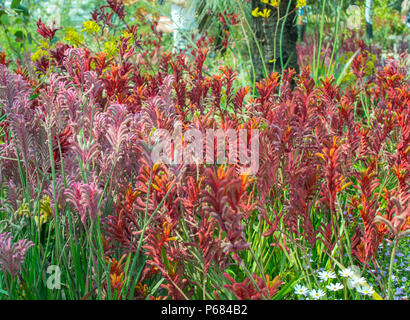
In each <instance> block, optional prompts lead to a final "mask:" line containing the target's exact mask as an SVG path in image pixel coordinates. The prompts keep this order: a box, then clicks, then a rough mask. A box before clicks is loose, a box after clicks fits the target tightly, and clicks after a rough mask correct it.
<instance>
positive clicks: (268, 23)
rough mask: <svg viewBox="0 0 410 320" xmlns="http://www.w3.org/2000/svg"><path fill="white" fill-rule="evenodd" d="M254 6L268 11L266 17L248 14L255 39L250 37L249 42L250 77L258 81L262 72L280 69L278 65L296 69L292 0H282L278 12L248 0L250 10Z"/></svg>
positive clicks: (294, 13)
mask: <svg viewBox="0 0 410 320" xmlns="http://www.w3.org/2000/svg"><path fill="white" fill-rule="evenodd" d="M257 7H258V8H259V10H260V11H263V10H264V9H265V8H266V9H268V10H269V9H270V10H271V13H270V16H269V18H263V17H254V16H252V27H253V32H254V33H255V36H256V41H257V42H258V43H256V41H255V39H254V41H253V46H252V49H253V52H252V60H253V65H254V68H255V75H254V80H256V81H260V80H261V79H263V78H264V77H265V76H266V73H267V74H270V73H272V72H275V71H276V72H279V73H281V72H282V67H283V68H292V69H295V70H296V72H299V67H298V63H297V54H296V44H297V40H298V31H297V25H296V14H297V12H296V10H295V7H296V0H282V1H281V3H280V6H279V15H278V10H277V8H275V7H272V6H270V5H267V4H264V3H262V2H261V1H260V0H252V10H254V9H255V8H257ZM278 18H279V23H278ZM282 28H283V32H282ZM275 42H276V43H275ZM258 44H259V47H258Z"/></svg>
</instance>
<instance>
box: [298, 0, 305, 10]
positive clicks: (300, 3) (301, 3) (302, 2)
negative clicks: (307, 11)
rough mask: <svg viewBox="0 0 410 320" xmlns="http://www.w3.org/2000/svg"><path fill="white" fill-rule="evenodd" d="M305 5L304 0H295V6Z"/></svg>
mask: <svg viewBox="0 0 410 320" xmlns="http://www.w3.org/2000/svg"><path fill="white" fill-rule="evenodd" d="M305 5H306V0H297V4H296V8H301V7H304V6H305Z"/></svg>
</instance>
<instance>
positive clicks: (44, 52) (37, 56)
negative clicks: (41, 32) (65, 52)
mask: <svg viewBox="0 0 410 320" xmlns="http://www.w3.org/2000/svg"><path fill="white" fill-rule="evenodd" d="M49 49H50V44H49V43H48V42H47V41H45V40H44V39H41V46H40V48H39V49H38V50H37V51H36V52H33V53H32V54H31V60H32V61H34V62H35V61H40V60H41V57H43V56H48V55H49V53H48V50H49Z"/></svg>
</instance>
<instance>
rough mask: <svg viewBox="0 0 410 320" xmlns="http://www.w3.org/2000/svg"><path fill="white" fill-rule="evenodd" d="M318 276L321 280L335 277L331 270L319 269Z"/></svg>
mask: <svg viewBox="0 0 410 320" xmlns="http://www.w3.org/2000/svg"><path fill="white" fill-rule="evenodd" d="M319 278H320V279H321V280H322V281H327V280H329V279H334V278H336V274H335V273H334V272H333V271H321V272H319Z"/></svg>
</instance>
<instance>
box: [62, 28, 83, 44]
mask: <svg viewBox="0 0 410 320" xmlns="http://www.w3.org/2000/svg"><path fill="white" fill-rule="evenodd" d="M65 32H66V33H65V38H64V40H66V41H68V42H70V43H72V44H73V45H75V46H80V45H81V44H82V43H83V41H84V37H83V35H82V34H79V33H78V32H77V30H75V29H73V28H70V27H68V28H67V29H66V30H65Z"/></svg>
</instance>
